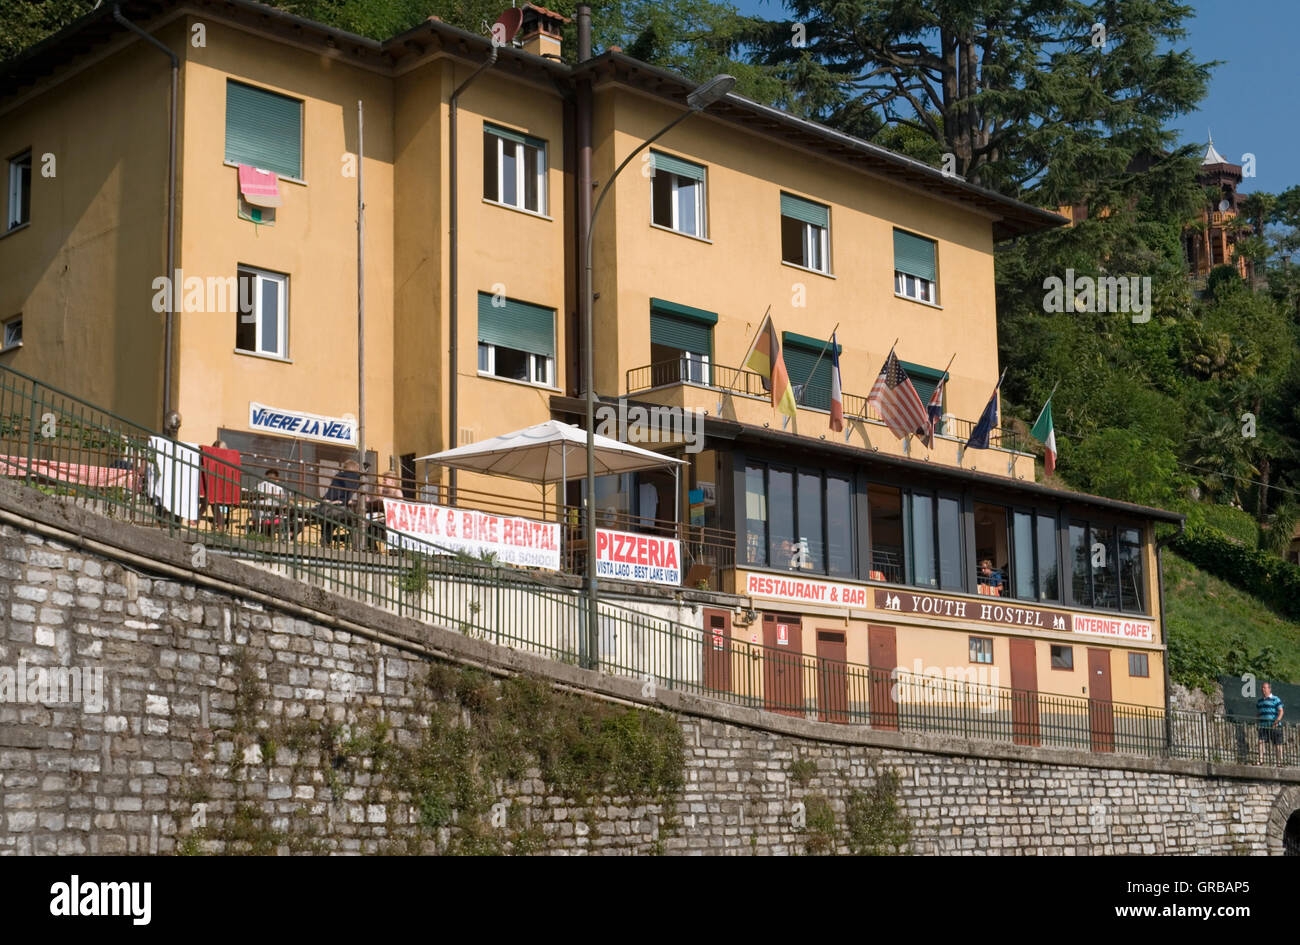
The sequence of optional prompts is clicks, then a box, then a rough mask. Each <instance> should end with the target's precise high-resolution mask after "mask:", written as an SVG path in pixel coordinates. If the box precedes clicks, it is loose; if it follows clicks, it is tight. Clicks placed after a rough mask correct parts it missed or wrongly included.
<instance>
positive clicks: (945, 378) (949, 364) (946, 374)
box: [939, 351, 957, 384]
mask: <svg viewBox="0 0 1300 945" xmlns="http://www.w3.org/2000/svg"><path fill="white" fill-rule="evenodd" d="M956 360H957V352H956V351H954V352H953V353H952V357H951V358H949V359H948V367H946V368H944V369H943V375H942V376H941V377H940V378H939V383H941V384H942V383H943V382H944V381H946V380H947V379H948V369H949V368H951V367H952V362H954V361H956Z"/></svg>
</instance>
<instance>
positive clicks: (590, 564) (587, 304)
mask: <svg viewBox="0 0 1300 945" xmlns="http://www.w3.org/2000/svg"><path fill="white" fill-rule="evenodd" d="M735 84H736V80H735V78H734V77H733V76H729V75H725V74H724V75H716V76H714V77H713V78H712V79H710V80H709V81H708V82H705V83H704V84H703V85H700V86H698V87H697V88H696V89H695V90H694V91H692V92H691V93H690V94H689V95H687V96H686V104H687V106H688V108H687V111H685V112H683V113H682V114H680V115H678V116H677V117H676V118H674V119H673V120H672V121H670V122H669V123H668V124H666V125H664V126H663V127H662V128H660V129H659V130H658V131H657V132H655V133H654V134H653V135H651V136H650V137H649V138H646V139H645V140H644V141H642V142H641V143H640V144H639V145H637V146H636V148H635V149H634V150H633V151H632V153H631V154H629V155H628V156H627V157H625V158H624V159H623V161H622V163H621V164H619V165H618V167H617V168H615V169H614V173H613V174H611V175H609V180H607V181H605V185H604V186H603V187H602V188H601V189H600V194H599V195H598V196H597V197H596V204H595V206H594V207H592V210H591V218H590V220H588V221H587V240H586V246H585V248H584V253H585V256H584V258H585V262H586V265H585V268H584V269H583V274H582V337H583V359H582V378H583V387H584V389H585V393H586V402H587V404H586V406H587V477H586V484H587V510H586V511H587V522H586V539H587V666H588V667H589V668H591V669H596V668H597V667H598V665H599V660H598V658H597V654H598V652H599V643H600V624H599V618H600V606H599V598H598V596H597V582H596V450H595V433H596V387H595V378H594V376H593V367H592V365H593V353H592V337H593V332H592V326H591V309H592V304H593V302H594V297H593V292H594V290H593V287H592V281H591V237H592V234H593V233H594V232H595V229H596V215H597V214H598V213H600V208H601V205H602V204H603V203H604V202H605V197H606V196H607V195H608V194H609V189H610V187H611V186H613V184H614V181H615V179H616V178H617V177H618V175H619V174H621V173H622V172H623V168H625V167H627V166H628V164H630V163H631V162H632V159H633V158H634V157H636V156H637V155H638V154H640V153H641V152H642V151H644V150H645V149H646V148H648V147H649V146H650V145H652V144H654V143H655V142H656V141H658V140H659V139H660V138H662V137H663V136H664V135H666V134H667V133H668V132H669V131H671V130H672V129H673V128H675V127H677V125H679V124H681V123H682V122H683V121H685V120H686V119H687V118H689V117H691V116H692V115H694V114H695V113H696V112H699V111H703V110H704V109H706V108H708V107H709V106H710V105H712V104H714V103H715V102H717V101H718V100H719V99H721V98H723V97H724V96H725V95H726V94H727V93H728V92H730V91H731V89H732V87H733V86H735Z"/></svg>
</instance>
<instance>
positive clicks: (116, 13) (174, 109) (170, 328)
mask: <svg viewBox="0 0 1300 945" xmlns="http://www.w3.org/2000/svg"><path fill="white" fill-rule="evenodd" d="M113 19H115V20H116V21H117V22H118V23H121V24H122V25H123V26H125V27H126V28H127V29H129V30H130V31H131V32H133V33H135V34H137V35H138V36H140V37H141V38H142V39H144V40H146V41H147V42H148V43H150V44H151V45H153V46H156V47H157V48H158V49H159V50H161V51H162V52H163V54H164V55H166V56H167V58H168V59H170V60H171V62H172V91H171V116H170V118H169V124H168V129H167V133H168V135H167V136H168V141H167V281H168V283H170V284H171V288H172V290H171V291H170V292H169V293H167V314H166V320H165V322H164V327H163V402H162V425H163V432H164V433H166V434H167V435H168V436H175V435H176V432H177V430H178V429H179V427H180V417H179V415H175V416H173V414H175V409H174V407H175V405H174V404H173V403H172V337H173V334H174V333H175V325H176V295H177V293H178V292H179V291H180V288H181V287H180V286H178V285H176V284H175V279H176V125H177V115H178V112H179V108H180V104H179V103H180V95H179V89H180V68H181V63H180V59H179V58H178V57H177V56H176V54H175V53H174V52H172V51H171V50H170V49H168V48H167V47H166V46H165V45H164V44H163V43H161V42H159V41H158V40H157V39H155V38H154V37H153V36H151V35H150V34H148V33H146V32H145V31H144V30H142V29H140V27H138V26H136V25H135V24H134V23H132V22H131V21H130V20H128V19H127V18H126V17H124V16H123V15H122V9H121V7H119V6H118V5H117V4H113Z"/></svg>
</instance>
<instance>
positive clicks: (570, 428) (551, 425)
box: [417, 420, 685, 483]
mask: <svg viewBox="0 0 1300 945" xmlns="http://www.w3.org/2000/svg"><path fill="white" fill-rule="evenodd" d="M594 447H595V453H596V475H597V476H609V475H615V474H617V473H626V472H636V471H637V470H640V469H654V468H657V467H661V466H681V465H685V463H684V461H683V460H680V459H674V458H673V457H671V456H665V455H664V454H663V453H656V452H654V451H653V450H646V449H642V448H641V447H639V446H632V445H631V444H628V443H620V442H619V441H618V440H612V439H610V438H609V437H607V436H601V435H600V434H599V433H598V434H596V436H595V438H594ZM586 449H587V431H585V430H583V429H582V428H581V427H578V426H575V425H573V424H571V423H560V421H558V420H547V421H546V422H545V423H539V424H537V426H535V427H528V428H527V429H524V430H516V431H515V432H514V433H503V434H502V435H501V436H494V437H492V439H490V440H483V441H482V442H480V443H471V444H470V445H468V446H458V447H456V449H454V450H443V451H442V452H441V453H430V454H429V455H428V456H420V457H417V458H418V459H422V460H430V461H431V462H435V463H441V464H443V465H444V466H454V467H455V468H457V469H469V470H473V471H474V472H481V473H488V474H489V475H493V476H506V477H509V478H511V479H523V480H524V481H526V482H541V483H546V482H558V481H560V480H561V479H566V480H572V479H581V478H582V477H583V476H585V475H586V474H587V464H586Z"/></svg>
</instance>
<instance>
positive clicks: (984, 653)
mask: <svg viewBox="0 0 1300 945" xmlns="http://www.w3.org/2000/svg"><path fill="white" fill-rule="evenodd" d="M970 661H971V662H972V663H992V662H993V638H992V637H971V638H970Z"/></svg>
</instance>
